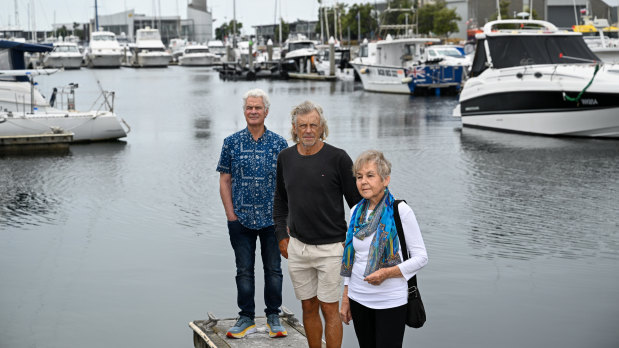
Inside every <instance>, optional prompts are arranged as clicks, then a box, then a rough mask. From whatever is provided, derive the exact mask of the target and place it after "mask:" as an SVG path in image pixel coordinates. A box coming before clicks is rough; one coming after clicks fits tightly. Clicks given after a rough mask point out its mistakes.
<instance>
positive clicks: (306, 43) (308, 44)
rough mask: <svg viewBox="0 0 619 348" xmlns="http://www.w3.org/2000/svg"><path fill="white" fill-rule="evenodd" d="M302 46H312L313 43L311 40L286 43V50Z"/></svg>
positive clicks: (297, 48)
mask: <svg viewBox="0 0 619 348" xmlns="http://www.w3.org/2000/svg"><path fill="white" fill-rule="evenodd" d="M303 48H310V49H311V48H314V44H313V43H311V42H292V43H290V44H289V45H288V52H292V51H294V50H300V49H303Z"/></svg>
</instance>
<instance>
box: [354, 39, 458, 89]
mask: <svg viewBox="0 0 619 348" xmlns="http://www.w3.org/2000/svg"><path fill="white" fill-rule="evenodd" d="M439 41H440V40H439V39H436V38H420V37H410V38H399V39H394V38H392V37H391V35H388V36H387V38H386V39H385V40H379V41H377V42H372V43H367V42H365V43H364V44H363V45H361V47H360V52H359V56H358V57H357V58H355V59H354V60H353V61H352V62H351V65H352V66H353V68H355V71H356V72H357V74H358V75H359V77H360V78H361V82H362V83H363V89H364V90H366V91H372V92H384V93H401V94H413V93H416V91H419V90H424V91H425V90H429V89H434V90H435V91H437V92H436V93H440V89H441V88H442V89H451V90H453V91H458V90H459V89H460V86H461V84H462V81H463V79H464V77H465V67H464V66H463V65H446V64H445V63H444V62H443V63H439V62H437V61H434V60H428V58H427V55H426V53H425V49H426V45H427V44H428V43H436V42H439Z"/></svg>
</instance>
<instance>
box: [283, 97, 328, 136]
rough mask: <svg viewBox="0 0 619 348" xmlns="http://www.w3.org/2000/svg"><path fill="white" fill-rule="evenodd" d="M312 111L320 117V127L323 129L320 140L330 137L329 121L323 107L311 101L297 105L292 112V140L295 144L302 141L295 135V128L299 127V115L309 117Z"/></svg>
mask: <svg viewBox="0 0 619 348" xmlns="http://www.w3.org/2000/svg"><path fill="white" fill-rule="evenodd" d="M312 111H316V112H317V113H318V115H319V116H320V126H321V127H322V134H321V135H320V140H323V141H324V140H326V139H327V137H328V136H329V126H328V125H327V119H326V118H325V115H324V114H323V112H322V107H321V106H320V105H318V104H316V103H314V102H311V101H309V100H306V101H304V102H303V103H301V104H299V105H297V106H295V107H294V109H292V111H291V112H290V116H291V122H292V129H290V135H291V136H292V140H293V141H294V142H295V143H297V144H298V143H299V141H300V139H299V136H298V135H297V133H295V131H294V128H295V126H296V125H297V117H298V116H299V115H307V114H309V113H310V112H312Z"/></svg>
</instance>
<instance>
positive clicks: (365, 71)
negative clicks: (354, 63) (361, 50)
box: [359, 68, 370, 74]
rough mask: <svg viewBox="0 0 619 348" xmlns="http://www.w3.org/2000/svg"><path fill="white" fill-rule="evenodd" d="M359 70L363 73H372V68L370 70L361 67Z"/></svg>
mask: <svg viewBox="0 0 619 348" xmlns="http://www.w3.org/2000/svg"><path fill="white" fill-rule="evenodd" d="M359 72H360V73H362V74H369V73H370V70H369V69H368V68H361V69H360V70H359Z"/></svg>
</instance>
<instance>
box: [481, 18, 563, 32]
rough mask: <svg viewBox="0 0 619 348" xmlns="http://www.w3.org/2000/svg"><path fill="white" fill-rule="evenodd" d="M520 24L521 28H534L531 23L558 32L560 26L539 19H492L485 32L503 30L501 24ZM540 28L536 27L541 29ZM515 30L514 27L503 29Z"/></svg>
mask: <svg viewBox="0 0 619 348" xmlns="http://www.w3.org/2000/svg"><path fill="white" fill-rule="evenodd" d="M510 24H512V25H513V24H515V25H520V28H521V30H531V29H533V28H531V27H529V26H530V25H535V26H538V27H540V28H541V29H543V30H547V31H550V32H558V31H559V28H557V27H556V26H555V25H554V24H552V23H550V22H546V21H542V20H537V19H500V20H496V21H490V22H488V23H486V25H484V33H491V32H493V31H497V30H501V29H499V28H498V27H499V26H501V25H510ZM540 28H536V29H537V30H539V29H540ZM503 30H509V31H513V30H514V29H503Z"/></svg>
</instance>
